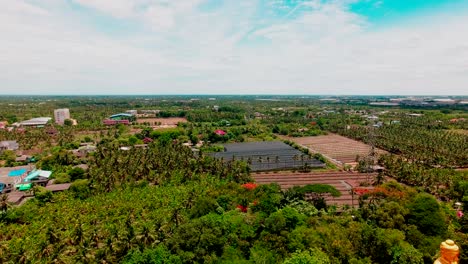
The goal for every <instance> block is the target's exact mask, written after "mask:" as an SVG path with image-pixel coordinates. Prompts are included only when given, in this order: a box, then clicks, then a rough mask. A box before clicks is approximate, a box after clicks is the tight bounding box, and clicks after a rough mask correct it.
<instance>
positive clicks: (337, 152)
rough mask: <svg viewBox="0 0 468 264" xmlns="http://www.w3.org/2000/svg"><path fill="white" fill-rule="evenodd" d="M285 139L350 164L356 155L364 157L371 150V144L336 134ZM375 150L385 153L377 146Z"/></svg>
mask: <svg viewBox="0 0 468 264" xmlns="http://www.w3.org/2000/svg"><path fill="white" fill-rule="evenodd" d="M286 139H288V140H290V141H293V142H296V143H297V144H299V145H302V146H304V147H308V148H309V149H311V150H312V151H314V152H318V153H320V154H322V155H324V156H326V157H327V158H329V159H333V160H334V161H337V162H339V163H341V164H352V163H354V162H355V161H356V156H358V155H359V156H360V157H364V156H367V155H369V153H370V151H371V146H369V145H367V144H364V143H362V142H359V141H356V140H353V139H350V138H347V137H343V136H340V135H336V134H328V135H324V136H315V137H297V138H294V137H288V138H286ZM375 151H376V152H377V153H385V151H384V150H381V149H377V148H376V149H375Z"/></svg>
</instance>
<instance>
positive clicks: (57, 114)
mask: <svg viewBox="0 0 468 264" xmlns="http://www.w3.org/2000/svg"><path fill="white" fill-rule="evenodd" d="M54 118H55V123H56V124H59V125H63V124H64V123H65V120H66V119H70V110H69V109H68V108H62V109H55V110H54Z"/></svg>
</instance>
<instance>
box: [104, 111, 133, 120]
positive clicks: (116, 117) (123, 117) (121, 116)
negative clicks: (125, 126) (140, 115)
mask: <svg viewBox="0 0 468 264" xmlns="http://www.w3.org/2000/svg"><path fill="white" fill-rule="evenodd" d="M109 119H110V120H114V121H120V120H128V121H130V122H132V121H135V119H136V117H135V115H132V114H129V113H120V114H115V115H111V116H110V117H109Z"/></svg>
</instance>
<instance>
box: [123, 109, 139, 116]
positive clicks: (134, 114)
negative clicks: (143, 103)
mask: <svg viewBox="0 0 468 264" xmlns="http://www.w3.org/2000/svg"><path fill="white" fill-rule="evenodd" d="M125 113H126V114H131V115H133V116H136V115H137V114H138V111H137V110H127V111H125Z"/></svg>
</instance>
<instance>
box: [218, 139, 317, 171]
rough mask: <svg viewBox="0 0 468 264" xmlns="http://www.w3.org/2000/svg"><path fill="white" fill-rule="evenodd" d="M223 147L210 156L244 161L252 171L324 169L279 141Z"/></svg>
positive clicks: (234, 144) (312, 159)
mask: <svg viewBox="0 0 468 264" xmlns="http://www.w3.org/2000/svg"><path fill="white" fill-rule="evenodd" d="M223 146H224V149H225V151H224V152H216V153H212V154H211V155H212V156H213V157H215V158H219V159H223V160H225V161H229V160H233V159H235V160H243V161H246V162H247V163H248V164H249V165H250V168H251V169H252V171H267V170H284V169H293V168H301V167H303V166H305V165H307V166H308V167H309V168H323V167H325V164H324V163H323V162H321V161H319V160H317V159H315V158H312V157H309V156H308V155H305V154H304V153H302V152H300V151H299V150H297V149H295V148H292V147H291V146H289V145H287V144H285V143H283V142H280V141H262V142H248V143H232V144H225V145H223Z"/></svg>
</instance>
